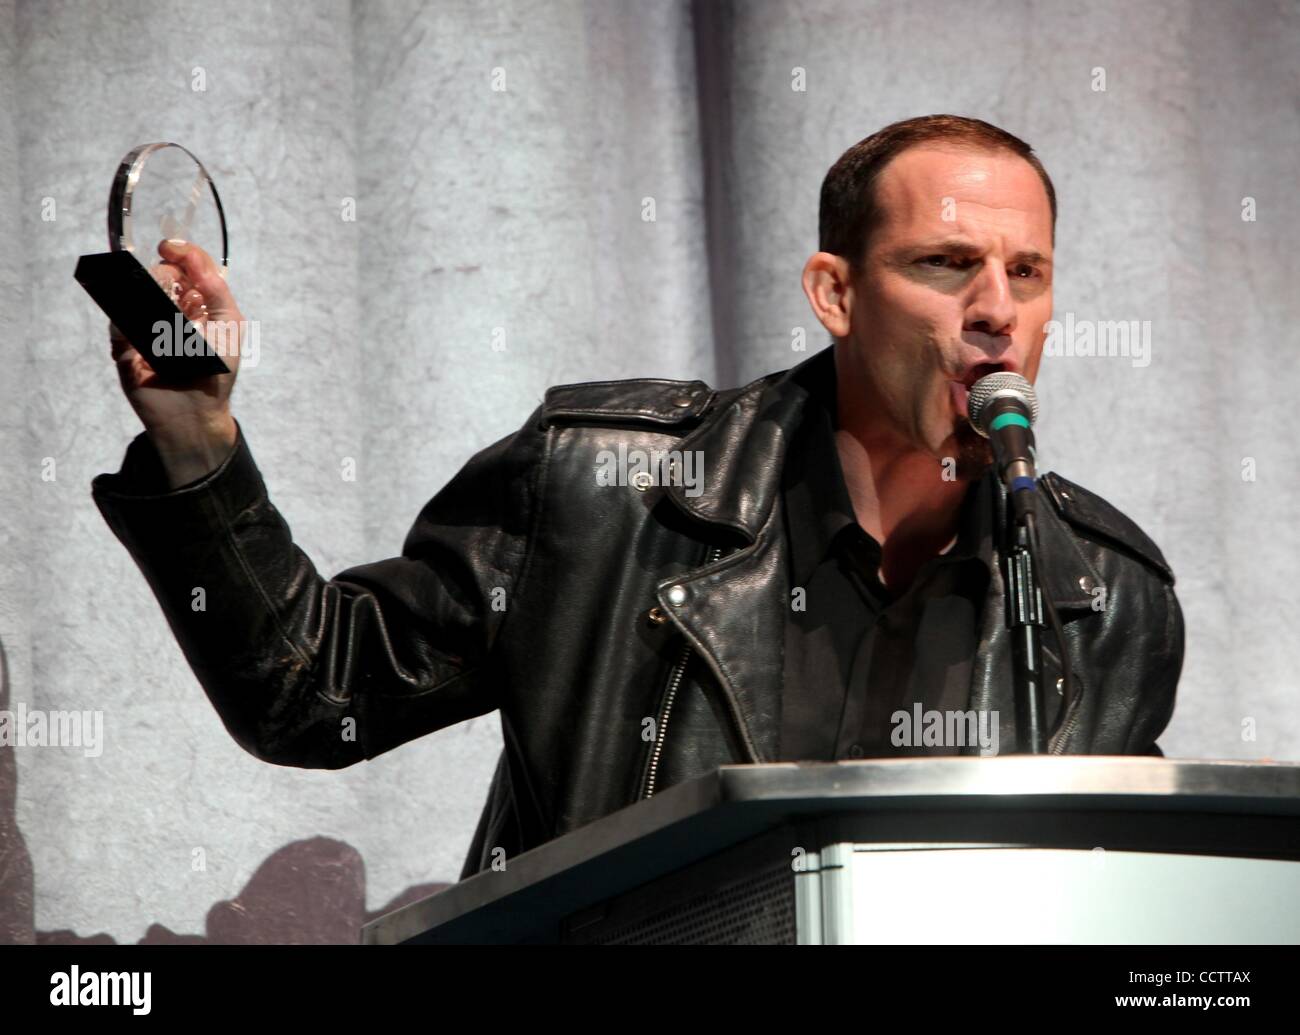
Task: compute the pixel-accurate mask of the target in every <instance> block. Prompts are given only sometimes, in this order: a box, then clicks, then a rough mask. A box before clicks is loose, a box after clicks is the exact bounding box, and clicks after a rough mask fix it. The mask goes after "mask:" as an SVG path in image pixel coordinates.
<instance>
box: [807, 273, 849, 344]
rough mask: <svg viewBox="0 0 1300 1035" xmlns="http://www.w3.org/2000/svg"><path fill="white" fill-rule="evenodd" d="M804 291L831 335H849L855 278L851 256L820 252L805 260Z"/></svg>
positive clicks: (838, 336) (843, 336)
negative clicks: (849, 258)
mask: <svg viewBox="0 0 1300 1035" xmlns="http://www.w3.org/2000/svg"><path fill="white" fill-rule="evenodd" d="M803 293H804V294H805V295H807V296H808V304H809V305H811V306H812V310H813V312H814V313H815V314H816V316H817V319H818V320H820V321H821V325H822V326H823V327H825V328H826V330H827V331H829V332H830V334H831V337H833V338H847V337H848V336H849V325H850V323H851V320H850V317H851V315H852V312H853V281H852V277H851V274H850V272H849V263H848V260H847V259H845V258H843V257H842V256H839V255H832V254H831V253H830V252H817V254H815V255H814V256H812V257H811V258H810V259H809V260H808V261H807V262H806V263H804V267H803Z"/></svg>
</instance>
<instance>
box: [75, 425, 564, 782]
mask: <svg viewBox="0 0 1300 1035" xmlns="http://www.w3.org/2000/svg"><path fill="white" fill-rule="evenodd" d="M537 417H538V414H537V413H535V414H534V415H533V417H532V418H530V420H529V422H528V423H527V424H525V425H524V427H523V428H522V429H520V430H519V431H518V432H516V433H515V434H513V435H510V436H507V437H506V438H503V439H501V440H500V441H498V442H496V443H495V444H493V445H491V446H489V447H487V448H486V449H484V450H483V451H482V452H480V453H478V454H477V455H476V456H474V457H473V458H472V459H471V460H470V461H469V462H468V463H467V464H466V465H465V466H464V467H463V468H462V469H461V470H460V472H459V473H458V474H457V475H456V476H455V477H454V478H453V479H452V480H451V481H450V482H449V483H448V484H447V485H446V486H445V487H444V488H443V489H442V490H441V491H440V492H439V493H438V494H437V495H436V496H434V498H433V499H432V500H430V501H429V502H428V503H427V504H426V505H425V506H424V508H423V509H422V510H421V512H420V514H419V516H418V518H417V519H416V521H415V523H414V525H413V527H412V528H411V530H410V532H409V534H408V535H407V537H406V541H405V543H404V544H403V547H402V552H401V555H400V556H397V557H391V558H389V559H387V560H381V561H376V562H374V563H370V564H364V565H360V566H357V567H353V568H349V569H348V570H346V571H344V572H342V573H340V574H338V575H336V576H335V577H334V578H332V579H329V580H328V581H327V580H326V579H324V578H322V577H321V575H320V574H319V573H318V572H317V571H316V568H315V567H314V566H313V564H312V562H311V560H310V559H309V558H308V557H307V556H306V554H304V553H303V551H302V550H301V549H300V548H299V547H298V546H297V545H296V544H295V543H294V542H293V538H292V535H291V533H290V530H289V527H288V525H287V524H286V523H285V520H284V518H283V517H282V516H281V515H280V513H279V511H278V510H276V508H275V506H274V505H273V504H272V503H271V501H270V499H269V498H268V496H267V492H266V486H265V484H264V483H263V480H262V476H261V474H260V472H259V471H258V468H257V465H256V463H255V462H254V460H253V455H252V452H251V451H250V449H249V447H248V443H247V441H246V440H245V438H244V434H243V429H242V428H240V429H239V433H238V438H237V441H236V444H235V447H234V449H233V450H232V451H231V453H230V455H229V456H228V457H227V458H226V459H225V461H223V462H222V464H221V465H220V466H219V467H218V468H217V469H216V470H215V471H213V472H212V473H211V474H209V475H208V476H207V477H206V478H203V479H200V480H199V481H197V482H193V483H191V484H190V485H188V486H183V487H181V488H179V489H176V490H174V491H170V490H169V489H168V487H167V482H166V480H165V475H164V473H163V470H162V466H161V462H160V461H159V458H158V455H157V452H156V451H155V450H154V448H153V446H152V444H151V442H150V440H149V438H148V435H147V434H146V433H141V434H140V435H139V436H137V438H136V439H135V440H134V441H133V442H132V443H131V444H130V446H129V447H128V448H127V452H126V457H125V458H124V461H123V464H122V469H121V470H120V471H119V472H118V473H116V474H101V475H100V476H98V477H97V478H95V479H94V482H93V483H92V494H93V496H94V500H95V503H96V505H97V506H98V508H99V510H100V513H101V514H102V515H103V516H104V518H105V520H106V521H107V522H108V524H109V526H110V528H111V529H112V530H113V532H114V534H115V535H116V536H117V538H118V539H119V540H120V541H121V542H122V544H123V545H124V546H125V547H126V549H127V550H128V551H129V552H130V554H131V556H132V558H133V559H134V560H135V562H136V564H137V566H138V567H139V568H140V570H141V572H142V573H143V574H144V577H145V579H146V580H147V581H148V583H149V586H150V587H151V589H152V590H153V593H154V595H155V597H156V598H157V600H158V603H159V605H160V606H161V608H162V611H163V614H164V616H165V617H166V619H167V622H168V624H169V625H170V626H171V629H172V632H173V633H174V634H175V636H176V639H177V641H178V643H179V644H180V647H181V649H182V651H183V652H184V654H185V657H186V659H187V660H188V661H189V663H190V666H191V668H192V669H193V670H194V674H195V676H196V677H197V678H198V680H199V682H200V683H201V684H202V686H203V689H204V691H205V692H206V693H207V695H208V697H209V699H210V700H211V701H212V704H213V705H214V707H215V708H216V710H217V713H218V714H219V715H220V717H221V720H222V722H223V723H224V724H225V726H226V729H227V730H228V731H229V732H230V734H231V736H233V737H234V739H235V740H236V741H237V742H238V743H239V744H240V745H241V746H242V747H244V748H245V749H246V750H247V751H249V752H250V753H252V754H253V755H255V756H256V757H258V758H260V759H263V760H265V761H268V762H274V763H277V764H280V765H290V766H300V767H304V768H315V769H338V768H342V767H344V766H349V765H352V764H354V763H356V762H360V761H362V760H364V759H368V758H374V757H375V756H376V755H379V754H382V753H383V752H385V751H389V750H391V749H392V748H395V747H397V746H398V745H400V744H403V743H405V742H406V741H408V740H411V739H413V738H415V737H419V736H421V735H423V734H425V733H429V732H431V731H433V730H437V729H441V728H442V727H445V726H448V725H451V724H453V723H456V722H459V721H461V720H462V719H467V718H470V717H472V716H475V715H481V714H484V713H486V712H489V711H491V710H493V709H494V708H496V707H497V700H498V699H497V686H496V683H495V681H494V679H493V677H492V674H491V666H490V664H489V659H490V656H491V652H492V647H493V644H494V643H495V641H496V639H497V637H498V636H499V635H500V632H501V628H502V624H503V622H504V621H505V619H506V617H507V616H508V615H509V613H510V611H509V607H508V602H509V600H510V599H511V598H512V597H513V596H514V592H515V588H516V585H517V583H518V580H519V578H520V576H521V573H522V571H523V568H524V564H525V560H526V557H527V553H528V549H527V547H528V542H529V537H528V523H529V521H530V517H531V514H532V512H533V509H534V508H533V489H534V484H535V479H536V475H537V472H538V470H539V467H540V464H539V463H538V459H539V454H540V452H541V443H542V436H541V434H540V433H539V432H538V431H537V430H535V429H537V427H538V425H537V423H536V419H537Z"/></svg>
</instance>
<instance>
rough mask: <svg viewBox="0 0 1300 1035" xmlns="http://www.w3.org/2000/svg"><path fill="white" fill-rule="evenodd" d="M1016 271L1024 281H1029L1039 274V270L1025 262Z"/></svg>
mask: <svg viewBox="0 0 1300 1035" xmlns="http://www.w3.org/2000/svg"><path fill="white" fill-rule="evenodd" d="M1015 270H1016V276H1017V277H1020V278H1022V279H1024V280H1028V279H1030V278H1031V277H1033V276H1034V275H1036V274H1037V273H1038V269H1037V268H1036V267H1034V266H1030V265H1029V264H1028V263H1024V262H1022V263H1021V264H1020V265H1019V266H1016V267H1015Z"/></svg>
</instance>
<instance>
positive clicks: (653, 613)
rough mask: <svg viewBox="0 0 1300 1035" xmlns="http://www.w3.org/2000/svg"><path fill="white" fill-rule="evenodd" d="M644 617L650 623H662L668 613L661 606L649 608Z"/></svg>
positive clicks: (666, 618)
mask: <svg viewBox="0 0 1300 1035" xmlns="http://www.w3.org/2000/svg"><path fill="white" fill-rule="evenodd" d="M646 617H647V618H648V619H650V624H651V625H663V624H664V622H666V621H668V613H667V612H666V611H665V610H664V609H663V608H662V607H652V608H650V613H649V614H647V615H646Z"/></svg>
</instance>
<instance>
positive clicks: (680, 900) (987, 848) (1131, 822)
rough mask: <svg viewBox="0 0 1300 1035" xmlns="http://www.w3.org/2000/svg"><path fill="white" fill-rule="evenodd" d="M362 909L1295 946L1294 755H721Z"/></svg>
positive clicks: (582, 921)
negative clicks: (440, 886) (493, 857)
mask: <svg viewBox="0 0 1300 1035" xmlns="http://www.w3.org/2000/svg"><path fill="white" fill-rule="evenodd" d="M502 862H503V865H502V866H501V867H500V868H499V869H489V870H485V871H484V872H482V873H479V874H476V875H475V876H473V877H471V878H468V879H466V880H464V881H461V882H460V883H459V884H455V885H453V886H452V887H450V888H447V889H445V890H444V891H442V892H440V893H438V894H436V895H431V896H429V897H428V898H425V899H423V900H421V901H418V902H414V903H411V904H410V905H407V906H405V907H403V908H401V909H398V910H394V911H393V912H391V913H389V914H386V915H385V916H382V917H380V918H378V919H377V920H374V921H372V922H371V923H369V924H367V925H365V927H364V928H363V929H362V937H361V940H362V942H363V943H364V944H370V945H391V944H402V943H409V944H420V943H424V944H471V943H477V944H483V943H519V944H870V943H884V944H906V943H918V944H920V943H940V944H953V943H957V944H999V943H1055V944H1111V943H1115V944H1141V943H1151V944H1283V943H1285V944H1294V943H1297V942H1300V765H1292V764H1284V763H1244V762H1212V761H1175V760H1168V759H1161V758H1147V757H1117V756H1116V757H1112V756H1072V757H1052V756H1030V755H1015V756H1004V757H994V758H977V757H965V756H963V757H944V758H903V759H887V760H863V761H853V762H834V763H778V764H773V765H754V766H723V767H721V768H719V769H717V770H715V771H714V772H712V773H709V774H707V775H705V776H702V777H700V778H698V779H695V780H692V781H690V782H687V783H682V784H679V785H677V786H674V787H670V788H667V789H665V790H663V791H661V792H660V793H658V794H656V795H655V796H654V797H653V798H650V799H647V800H645V801H642V802H638V803H637V804H635V805H631V806H629V807H628V808H625V809H622V810H621V811H619V812H616V813H614V814H612V815H609V816H606V817H604V818H602V819H600V820H598V821H596V822H594V823H591V824H588V825H587V826H584V827H582V828H580V829H578V830H575V831H573V832H571V833H569V834H566V835H564V836H562V837H559V838H557V839H555V840H553V841H550V842H548V843H547V844H544V845H542V846H540V847H538V848H535V849H533V850H532V851H529V852H525V853H523V854H521V855H519V856H516V857H514V858H510V859H504V860H502Z"/></svg>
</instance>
